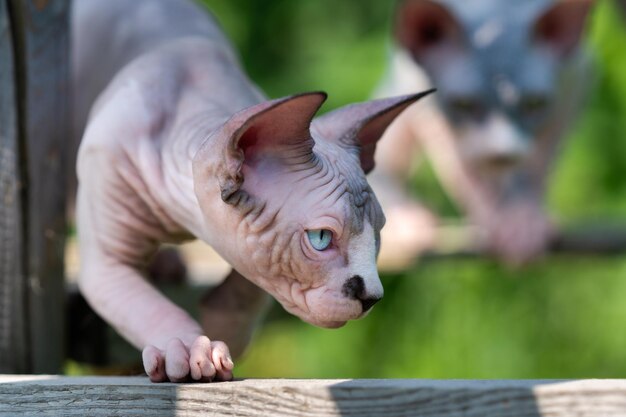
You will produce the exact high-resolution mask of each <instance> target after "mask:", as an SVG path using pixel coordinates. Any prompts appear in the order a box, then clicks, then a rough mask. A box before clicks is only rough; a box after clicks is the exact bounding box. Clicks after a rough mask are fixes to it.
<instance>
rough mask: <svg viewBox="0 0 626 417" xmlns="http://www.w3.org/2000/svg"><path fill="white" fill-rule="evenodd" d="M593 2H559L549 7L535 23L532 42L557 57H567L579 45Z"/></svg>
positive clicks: (588, 0) (582, 0)
mask: <svg viewBox="0 0 626 417" xmlns="http://www.w3.org/2000/svg"><path fill="white" fill-rule="evenodd" d="M592 6H593V0H569V1H560V2H556V3H554V4H552V5H550V6H549V7H548V8H547V9H546V10H544V11H543V13H541V14H540V15H539V16H538V17H537V20H536V21H535V25H534V27H533V40H534V42H535V43H536V44H537V45H538V46H540V47H545V48H548V49H549V50H551V51H552V52H554V53H555V54H557V55H558V56H559V57H567V56H568V55H569V54H570V53H572V52H573V51H575V50H576V49H577V48H578V45H579V44H580V39H581V36H582V33H583V31H584V29H585V23H586V21H587V16H588V15H589V11H590V10H591V8H592Z"/></svg>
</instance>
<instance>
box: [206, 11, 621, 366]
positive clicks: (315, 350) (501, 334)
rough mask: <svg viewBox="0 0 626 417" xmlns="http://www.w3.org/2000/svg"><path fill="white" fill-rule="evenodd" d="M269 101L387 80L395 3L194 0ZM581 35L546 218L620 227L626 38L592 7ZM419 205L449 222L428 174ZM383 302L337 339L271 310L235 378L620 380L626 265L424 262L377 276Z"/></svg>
mask: <svg viewBox="0 0 626 417" xmlns="http://www.w3.org/2000/svg"><path fill="white" fill-rule="evenodd" d="M204 3H206V4H207V6H208V7H209V8H210V9H211V10H212V11H213V12H214V13H215V14H216V15H217V17H218V20H219V21H220V22H221V23H222V25H223V26H224V29H225V31H226V33H227V34H228V35H229V36H230V37H231V39H233V41H234V43H235V45H236V46H237V48H238V50H239V52H240V54H241V56H242V60H243V62H244V65H245V67H246V69H247V71H248V73H249V74H250V75H251V78H252V79H253V80H254V81H255V82H256V83H257V84H259V85H260V86H261V88H263V89H264V90H265V91H266V93H267V94H268V95H269V96H271V97H278V96H283V95H287V94H293V93H295V92H300V91H309V90H324V91H327V92H328V93H329V101H328V102H327V104H326V105H325V107H324V110H329V109H332V108H335V107H338V106H340V105H344V104H347V103H349V102H353V101H362V100H365V99H367V98H368V96H369V95H370V93H371V91H372V90H373V89H374V87H375V86H376V83H377V82H378V80H380V78H381V77H382V76H383V74H384V70H385V61H386V58H387V53H388V50H389V42H390V41H389V33H390V27H389V23H390V16H391V12H392V7H393V2H392V1H380V0H342V1H336V0H300V1H293V0H265V1H255V0H229V1H223V0H204ZM598 3H599V4H598V7H597V8H596V11H595V13H594V16H593V19H592V25H591V28H590V31H589V34H588V43H589V45H590V49H591V50H592V51H593V52H594V54H595V56H596V60H597V71H596V74H595V78H592V79H590V80H585V82H588V83H593V88H592V90H593V94H592V95H591V97H590V99H589V105H588V106H587V110H586V112H585V114H584V116H583V117H581V118H580V120H579V121H578V122H577V123H576V124H575V126H574V127H573V129H572V134H571V138H570V139H569V140H568V141H567V142H566V143H565V144H564V147H563V152H562V154H561V157H560V159H559V161H558V164H557V166H556V167H555V172H554V175H553V178H552V184H551V191H550V197H549V206H550V210H551V211H552V212H553V213H554V215H555V216H556V217H557V218H558V219H559V221H560V222H561V223H564V224H577V223H585V222H588V221H591V220H603V221H606V220H607V219H619V218H620V217H621V218H622V219H626V216H625V214H626V175H625V174H626V117H625V116H626V30H625V20H622V19H621V16H620V15H619V13H618V12H617V9H616V8H615V7H614V5H613V4H612V3H611V2H609V1H600V2H598ZM416 189H417V190H418V193H419V194H420V195H421V196H422V198H423V199H425V200H426V201H428V202H429V203H430V204H431V205H432V206H434V207H438V208H441V210H442V211H444V212H445V213H453V212H454V209H453V207H452V204H451V203H450V201H449V200H448V199H447V198H446V197H445V196H444V195H443V192H442V191H441V188H440V187H439V185H438V184H437V183H436V181H435V176H434V175H433V174H432V172H430V171H429V169H428V167H426V170H425V171H423V172H422V173H420V175H419V176H418V178H417V179H416ZM383 281H384V285H385V289H386V295H385V299H384V301H383V302H381V303H379V305H377V306H376V308H375V309H374V310H373V312H372V313H371V314H370V315H369V316H368V317H367V318H366V319H364V320H361V321H358V322H355V323H350V324H348V325H347V326H345V327H344V328H342V329H339V330H323V329H317V328H314V327H312V326H309V325H306V324H304V323H302V322H300V321H299V320H298V319H296V318H294V317H291V316H288V315H287V314H285V313H283V312H282V310H280V309H279V308H276V309H274V310H273V311H272V313H271V315H270V318H269V319H268V321H267V323H266V324H265V326H264V327H263V329H262V330H261V331H260V333H259V334H258V336H257V338H256V340H255V342H254V344H253V346H252V348H251V350H250V351H249V352H248V354H247V355H246V357H245V358H244V360H243V361H242V362H240V363H239V367H238V375H239V376H257V377H279V376H282V377H321V378H324V377H326V378H330V377H341V378H357V377H424V378H575V377H621V378H624V377H626V361H625V360H624V352H625V351H626V330H625V327H626V326H625V324H626V302H624V298H626V258H581V257H575V258H569V257H551V258H549V259H546V260H545V261H543V262H539V263H537V264H535V265H532V266H530V267H527V268H524V269H522V270H518V271H510V270H507V269H506V268H503V267H501V266H499V265H497V264H495V263H493V262H490V261H487V260H476V259H473V260H447V261H437V262H434V261H432V262H424V263H422V264H421V265H418V266H417V267H416V268H414V269H412V270H410V271H406V272H405V273H402V274H397V275H386V276H383Z"/></svg>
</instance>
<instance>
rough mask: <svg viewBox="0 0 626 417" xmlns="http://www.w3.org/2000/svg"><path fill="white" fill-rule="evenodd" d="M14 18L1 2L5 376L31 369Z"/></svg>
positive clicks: (1, 332)
mask: <svg viewBox="0 0 626 417" xmlns="http://www.w3.org/2000/svg"><path fill="white" fill-rule="evenodd" d="M11 28H12V27H11V19H10V16H9V9H8V7H7V2H6V1H5V0H0V372H5V373H6V372H12V373H18V372H26V371H27V369H28V350H27V328H26V321H25V319H24V318H25V312H26V304H25V299H24V291H25V283H24V273H23V265H22V246H23V244H24V235H23V229H22V216H21V212H22V207H21V188H20V183H21V178H20V177H21V173H20V170H19V145H18V125H17V102H16V99H17V96H16V93H17V92H16V89H15V84H16V80H15V78H16V77H15V76H16V74H15V73H16V71H15V58H14V55H13V34H12V33H11Z"/></svg>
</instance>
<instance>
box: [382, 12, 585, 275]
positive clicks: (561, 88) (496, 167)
mask: <svg viewBox="0 0 626 417" xmlns="http://www.w3.org/2000/svg"><path fill="white" fill-rule="evenodd" d="M591 4H592V1H591V0H569V1H554V0H511V1H502V0H475V1H464V0H439V1H437V0H404V1H401V2H399V3H398V7H397V10H396V18H395V32H394V34H395V44H396V47H395V48H394V52H393V55H392V57H391V61H390V62H391V65H390V67H389V72H388V75H387V78H386V79H385V81H384V83H383V84H382V85H381V87H380V88H379V91H378V93H377V95H378V96H379V97H380V96H386V95H396V94H402V93H403V92H406V91H414V89H415V88H418V89H419V88H422V89H423V88H426V87H427V86H429V85H434V86H435V87H437V89H438V92H439V93H438V94H437V97H436V98H430V99H428V100H427V101H426V102H425V103H424V104H427V105H425V106H419V107H416V106H413V107H412V108H410V109H409V110H408V111H407V112H405V113H403V115H402V116H401V117H399V118H398V120H397V121H396V122H394V124H393V125H392V126H391V127H390V129H389V130H388V131H387V132H386V133H385V139H384V140H383V141H381V146H380V148H379V152H378V154H377V162H378V169H377V172H376V173H375V175H378V178H375V179H370V181H371V182H372V181H373V182H372V185H373V187H374V190H375V191H376V192H377V193H379V190H381V191H383V192H384V193H385V194H382V193H381V194H380V197H381V201H382V202H383V208H384V209H385V212H386V214H387V218H388V227H386V228H385V231H384V233H383V237H384V238H385V239H384V241H385V243H386V244H389V249H390V251H391V255H395V256H398V255H399V254H401V253H403V252H404V253H405V254H406V256H405V258H404V259H396V260H395V261H397V262H399V263H403V262H406V259H407V258H408V259H410V258H411V257H412V256H413V255H414V253H415V252H418V251H419V250H421V249H422V248H423V247H424V246H427V245H428V244H429V243H430V241H429V240H428V239H431V240H432V238H433V234H432V233H430V234H428V233H425V231H426V230H428V225H429V224H430V225H431V228H432V227H433V226H434V223H435V221H434V217H433V216H432V215H430V214H428V213H426V212H425V209H423V208H422V207H420V206H419V205H418V204H416V203H415V202H413V201H411V200H410V199H408V198H407V197H406V194H405V193H404V192H403V191H402V187H403V183H404V182H406V179H407V177H408V175H409V173H410V171H411V165H412V164H413V162H414V161H415V156H416V154H417V153H418V148H420V150H422V151H424V153H425V154H426V156H427V157H428V158H429V160H430V161H431V162H432V164H433V167H434V169H435V171H436V173H437V175H438V177H439V179H440V181H441V182H442V185H443V186H444V187H445V189H446V190H447V192H448V193H449V195H450V196H451V197H452V198H453V199H454V200H455V201H456V202H458V203H459V205H460V206H461V208H462V209H464V210H465V211H466V213H467V215H468V217H469V218H470V220H471V221H472V222H473V223H474V224H475V225H477V226H479V228H480V229H481V230H482V231H484V232H485V233H484V235H485V236H486V239H485V241H484V244H485V245H486V248H487V249H488V250H489V251H491V252H493V253H495V254H496V255H498V256H499V257H500V258H501V259H503V260H505V261H506V262H508V263H509V264H514V265H517V264H520V263H524V262H527V261H529V260H531V259H533V258H535V257H536V256H538V255H540V254H541V253H543V251H544V250H545V249H546V247H547V245H548V244H549V241H550V239H551V236H552V233H553V227H552V224H551V222H550V220H549V219H548V216H547V214H546V213H545V211H544V209H543V203H544V196H545V191H546V182H547V179H548V176H549V171H550V167H551V165H552V162H553V160H554V156H555V153H556V149H557V147H558V145H559V143H560V142H561V139H562V138H563V136H564V135H565V133H566V132H567V130H568V128H570V127H571V126H572V124H573V123H574V122H575V120H576V117H577V115H578V113H579V110H580V108H581V107H582V103H583V102H584V97H585V93H586V91H587V87H588V86H589V85H590V84H591V83H590V79H591V78H592V77H591V74H592V73H593V71H591V69H590V65H589V64H590V62H589V59H588V56H587V54H586V52H585V50H584V48H582V47H581V46H580V39H581V34H582V31H583V29H584V27H585V21H586V17H587V15H588V13H589V10H590V8H591ZM377 185H378V187H377ZM394 190H395V191H394ZM411 224H413V225H416V226H413V229H419V230H420V231H421V234H418V233H406V234H404V235H403V234H402V233H401V231H402V230H406V229H407V228H408V227H410V226H408V225H411ZM403 236H404V237H403ZM387 237H389V239H387ZM420 238H421V240H420ZM393 240H400V242H396V244H395V245H394V242H393ZM394 248H399V249H394ZM386 249H388V248H386V247H385V245H383V250H382V251H381V256H382V257H385V256H386V254H388V252H390V251H388V250H386ZM412 250H413V253H411V252H412ZM392 262H393V261H392Z"/></svg>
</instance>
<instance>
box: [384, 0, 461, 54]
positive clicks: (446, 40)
mask: <svg viewBox="0 0 626 417" xmlns="http://www.w3.org/2000/svg"><path fill="white" fill-rule="evenodd" d="M395 37H396V40H397V42H398V43H399V44H400V45H401V46H402V47H404V48H405V49H406V50H407V51H409V52H410V53H411V55H412V56H413V58H414V59H415V60H416V61H417V62H420V63H425V62H428V61H432V60H441V59H445V58H446V56H450V55H452V54H458V53H460V52H462V51H465V50H466V40H465V35H464V32H463V28H462V26H461V25H460V24H459V21H458V20H457V18H456V17H455V16H454V14H453V13H452V11H450V10H449V9H448V8H447V7H446V6H445V5H443V4H441V3H438V2H435V1H431V0H405V1H402V2H400V4H399V5H398V7H397V9H396V18H395Z"/></svg>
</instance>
